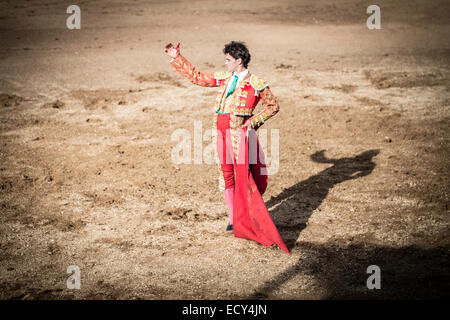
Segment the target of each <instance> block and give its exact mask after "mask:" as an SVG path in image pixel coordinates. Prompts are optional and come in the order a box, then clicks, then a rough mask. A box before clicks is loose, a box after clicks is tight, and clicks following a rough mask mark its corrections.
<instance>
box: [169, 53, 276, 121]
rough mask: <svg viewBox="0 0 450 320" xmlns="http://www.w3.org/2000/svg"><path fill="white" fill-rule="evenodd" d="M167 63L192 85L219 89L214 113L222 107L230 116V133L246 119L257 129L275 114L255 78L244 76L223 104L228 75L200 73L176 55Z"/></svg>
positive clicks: (262, 85) (272, 102)
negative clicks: (259, 106) (260, 105)
mask: <svg viewBox="0 0 450 320" xmlns="http://www.w3.org/2000/svg"><path fill="white" fill-rule="evenodd" d="M170 63H171V65H172V66H173V67H174V68H175V70H177V71H178V72H179V73H180V74H181V75H183V76H184V77H185V78H187V79H188V80H190V81H191V82H192V83H194V84H196V85H199V86H204V87H219V91H218V93H217V98H216V104H215V110H216V111H218V112H219V111H224V110H223V108H224V105H226V108H227V110H225V111H228V112H229V113H230V127H231V128H232V129H234V128H237V127H239V126H240V125H242V124H243V123H244V120H245V119H248V118H249V119H250V121H251V125H252V127H253V128H254V129H257V128H259V127H260V126H261V125H262V124H263V123H264V122H266V121H267V120H268V119H269V118H271V117H272V116H274V115H275V114H276V113H277V112H278V111H279V106H278V103H277V101H276V99H275V96H274V95H273V94H272V91H271V90H270V88H269V86H268V84H267V83H266V82H265V81H264V80H262V79H260V78H258V77H257V76H255V75H251V74H250V73H249V74H247V76H246V77H245V78H244V79H242V80H241V81H240V82H239V84H238V85H237V86H236V89H235V90H234V92H233V93H232V94H231V95H230V96H229V97H228V98H227V103H224V101H225V100H224V99H225V90H226V88H227V86H228V82H229V81H230V79H231V76H232V73H231V72H226V71H222V72H211V73H206V72H200V71H198V70H197V69H196V68H195V67H194V66H193V65H192V64H191V63H190V62H189V61H188V60H187V59H186V58H185V57H183V56H182V55H181V54H178V55H177V57H176V58H174V59H173V60H172V61H171V62H170ZM228 99H231V100H228ZM260 100H261V101H262V102H263V104H264V105H265V108H264V109H263V110H262V111H261V112H259V113H258V114H256V115H253V111H254V109H255V107H256V105H257V104H258V102H259V101H260ZM228 112H227V113H228Z"/></svg>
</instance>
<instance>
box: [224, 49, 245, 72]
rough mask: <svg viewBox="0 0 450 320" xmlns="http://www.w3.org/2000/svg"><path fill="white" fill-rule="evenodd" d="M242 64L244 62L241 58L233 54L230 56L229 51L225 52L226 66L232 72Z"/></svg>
mask: <svg viewBox="0 0 450 320" xmlns="http://www.w3.org/2000/svg"><path fill="white" fill-rule="evenodd" d="M241 64H242V59H241V58H238V59H235V58H233V56H230V54H229V53H227V54H225V66H226V67H227V69H228V71H230V72H234V71H236V70H237V68H238V67H239V66H240V65H241Z"/></svg>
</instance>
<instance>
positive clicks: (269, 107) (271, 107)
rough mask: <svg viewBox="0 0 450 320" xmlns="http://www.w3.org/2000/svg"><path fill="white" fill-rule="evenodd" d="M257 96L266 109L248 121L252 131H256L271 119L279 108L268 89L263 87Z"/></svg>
mask: <svg viewBox="0 0 450 320" xmlns="http://www.w3.org/2000/svg"><path fill="white" fill-rule="evenodd" d="M259 95H260V97H261V101H262V102H263V104H264V105H266V107H265V108H264V110H262V111H261V112H260V113H258V114H256V115H254V116H253V117H251V118H250V119H249V121H251V125H252V127H253V128H254V129H258V128H259V127H260V126H262V124H263V123H264V122H266V121H267V120H268V119H270V118H271V117H273V116H274V115H275V114H277V113H278V111H279V110H280V106H279V105H278V102H277V100H276V99H275V96H274V95H273V93H272V91H271V90H270V88H269V87H265V88H264V89H263V90H262V91H260V92H259Z"/></svg>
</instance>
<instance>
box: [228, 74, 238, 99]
mask: <svg viewBox="0 0 450 320" xmlns="http://www.w3.org/2000/svg"><path fill="white" fill-rule="evenodd" d="M238 80H239V77H238V76H236V75H235V76H234V80H233V83H232V84H231V86H230V90H228V92H227V95H226V97H225V98H227V97H228V96H229V95H230V94H232V93H233V91H234V89H235V88H236V84H237V82H238Z"/></svg>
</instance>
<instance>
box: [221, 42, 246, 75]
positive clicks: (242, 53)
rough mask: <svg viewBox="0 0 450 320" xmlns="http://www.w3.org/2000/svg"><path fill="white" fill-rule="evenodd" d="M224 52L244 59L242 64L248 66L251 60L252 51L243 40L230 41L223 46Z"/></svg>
mask: <svg viewBox="0 0 450 320" xmlns="http://www.w3.org/2000/svg"><path fill="white" fill-rule="evenodd" d="M223 53H224V54H227V53H228V54H229V55H230V56H232V57H233V58H235V59H239V58H241V59H242V65H243V66H244V67H245V68H247V66H248V63H249V62H250V57H251V56H250V52H249V51H248V49H247V46H246V45H245V44H244V43H243V42H238V41H231V42H230V43H228V44H226V45H225V48H223Z"/></svg>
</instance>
